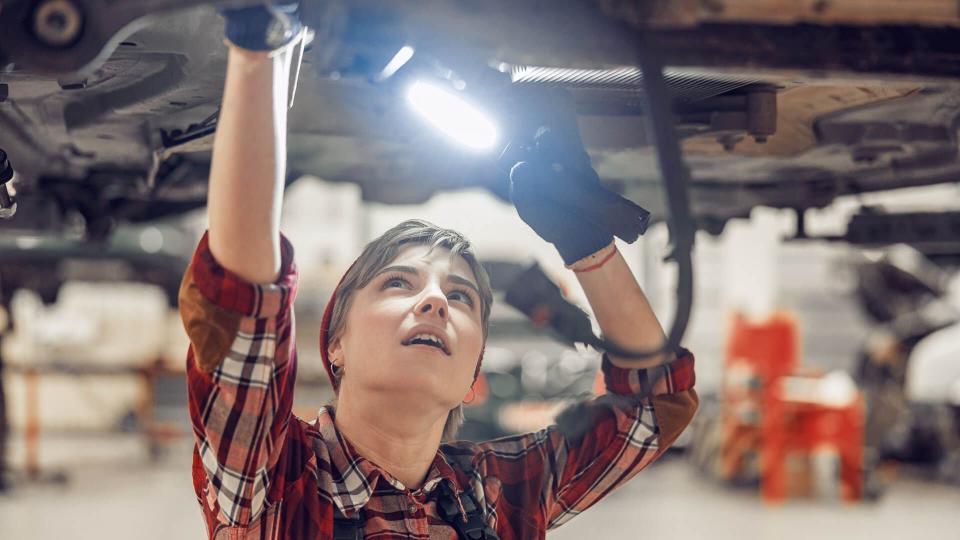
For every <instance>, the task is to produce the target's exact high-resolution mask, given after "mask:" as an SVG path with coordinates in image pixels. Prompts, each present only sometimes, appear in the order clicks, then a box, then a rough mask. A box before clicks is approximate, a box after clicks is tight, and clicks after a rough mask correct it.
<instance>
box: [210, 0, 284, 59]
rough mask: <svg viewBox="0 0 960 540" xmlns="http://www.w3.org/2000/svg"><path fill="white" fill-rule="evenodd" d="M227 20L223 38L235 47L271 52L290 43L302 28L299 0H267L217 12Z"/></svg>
mask: <svg viewBox="0 0 960 540" xmlns="http://www.w3.org/2000/svg"><path fill="white" fill-rule="evenodd" d="M220 14H221V15H223V18H224V19H226V31H225V33H226V37H227V40H229V41H230V43H233V44H234V45H236V46H237V47H240V48H243V49H247V50H251V51H273V50H276V49H280V48H283V47H285V46H287V45H289V44H290V43H291V42H292V41H293V40H294V39H296V38H297V36H299V35H300V33H301V32H302V30H303V23H302V22H301V21H300V3H299V2H292V1H289V0H286V1H277V2H269V3H264V4H260V5H256V6H250V7H245V8H230V9H224V10H221V12H220Z"/></svg>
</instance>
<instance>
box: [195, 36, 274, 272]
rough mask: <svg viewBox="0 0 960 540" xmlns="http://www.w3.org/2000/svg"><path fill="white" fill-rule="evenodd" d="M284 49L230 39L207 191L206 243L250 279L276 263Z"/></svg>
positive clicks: (223, 262) (219, 258)
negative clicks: (244, 45)
mask: <svg viewBox="0 0 960 540" xmlns="http://www.w3.org/2000/svg"><path fill="white" fill-rule="evenodd" d="M290 58H291V54H290V49H286V50H281V51H275V52H265V51H249V50H246V49H241V48H239V47H236V46H233V45H231V46H230V51H229V56H228V61H227V80H226V83H225V86H224V91H223V101H222V105H221V109H220V118H219V120H218V123H217V132H216V135H215V136H214V142H213V161H212V163H211V166H210V185H209V192H208V199H207V208H208V212H209V222H210V223H209V229H210V250H211V252H212V253H213V256H214V257H215V258H216V259H217V261H219V262H220V264H221V265H223V266H224V267H225V268H227V269H228V270H230V271H231V272H233V273H235V274H237V275H238V276H240V277H242V278H243V279H246V280H249V281H251V282H254V283H270V282H273V281H274V280H276V278H277V273H278V272H279V270H280V205H281V200H282V197H283V186H284V179H285V174H286V173H285V168H286V130H287V86H288V84H289V82H288V81H289V70H290Z"/></svg>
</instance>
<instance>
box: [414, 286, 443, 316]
mask: <svg viewBox="0 0 960 540" xmlns="http://www.w3.org/2000/svg"><path fill="white" fill-rule="evenodd" d="M416 309H417V313H419V314H421V315H436V316H438V317H440V318H441V319H443V320H446V319H447V313H448V310H449V306H448V305H447V297H446V296H444V294H443V291H442V290H440V289H439V288H437V287H433V288H431V289H430V290H429V291H426V292H425V294H424V295H423V296H422V297H421V299H420V302H419V303H418V304H417V308H416Z"/></svg>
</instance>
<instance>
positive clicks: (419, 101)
mask: <svg viewBox="0 0 960 540" xmlns="http://www.w3.org/2000/svg"><path fill="white" fill-rule="evenodd" d="M407 101H409V102H410V105H411V106H412V107H413V109H414V110H415V111H417V112H418V113H420V114H421V115H423V117H424V118H426V119H427V121H428V122H430V123H431V124H432V125H433V126H434V127H436V128H437V129H439V130H440V131H442V132H443V133H445V134H446V135H448V136H449V137H451V138H453V139H455V140H456V141H458V142H460V143H461V144H464V145H466V146H468V147H470V148H473V149H476V150H485V149H489V148H492V147H493V145H494V144H495V143H496V142H497V129H496V127H495V126H494V124H493V122H492V121H491V120H490V119H489V118H487V117H486V116H485V115H484V114H483V113H482V112H480V110H478V109H477V108H476V107H474V106H473V105H471V104H470V103H468V102H467V101H466V100H464V99H463V98H461V97H460V96H458V95H456V94H455V93H454V92H453V91H450V90H446V89H444V88H441V87H440V86H437V85H434V84H430V83H426V82H423V81H417V82H415V83H413V85H411V86H410V89H409V91H408V92H407Z"/></svg>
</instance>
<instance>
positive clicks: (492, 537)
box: [333, 482, 500, 540]
mask: <svg viewBox="0 0 960 540" xmlns="http://www.w3.org/2000/svg"><path fill="white" fill-rule="evenodd" d="M460 503H461V504H463V510H464V511H465V512H466V515H467V519H466V521H464V520H463V516H461V514H460V505H459V504H457V496H456V494H455V493H454V492H453V489H452V488H451V487H450V485H449V483H447V482H440V485H439V486H438V492H437V511H438V512H439V514H440V517H441V518H443V520H444V521H446V522H447V523H448V524H449V525H450V526H451V527H453V529H454V530H455V531H457V535H458V536H459V537H460V539H461V540H500V538H499V537H498V536H497V532H496V531H495V530H493V528H491V527H490V526H489V525H488V524H487V520H486V519H484V512H483V508H481V507H480V505H479V503H478V502H477V499H476V497H474V496H473V491H472V490H471V489H470V488H469V487H468V488H467V489H466V491H464V492H463V496H461V497H460ZM365 521H366V520H365V519H364V516H363V510H362V509H361V510H360V511H359V512H357V514H356V515H355V516H354V517H353V518H348V517H346V516H345V515H343V513H342V512H340V508H338V507H337V505H336V503H334V505H333V540H363V524H364V522H365Z"/></svg>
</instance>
